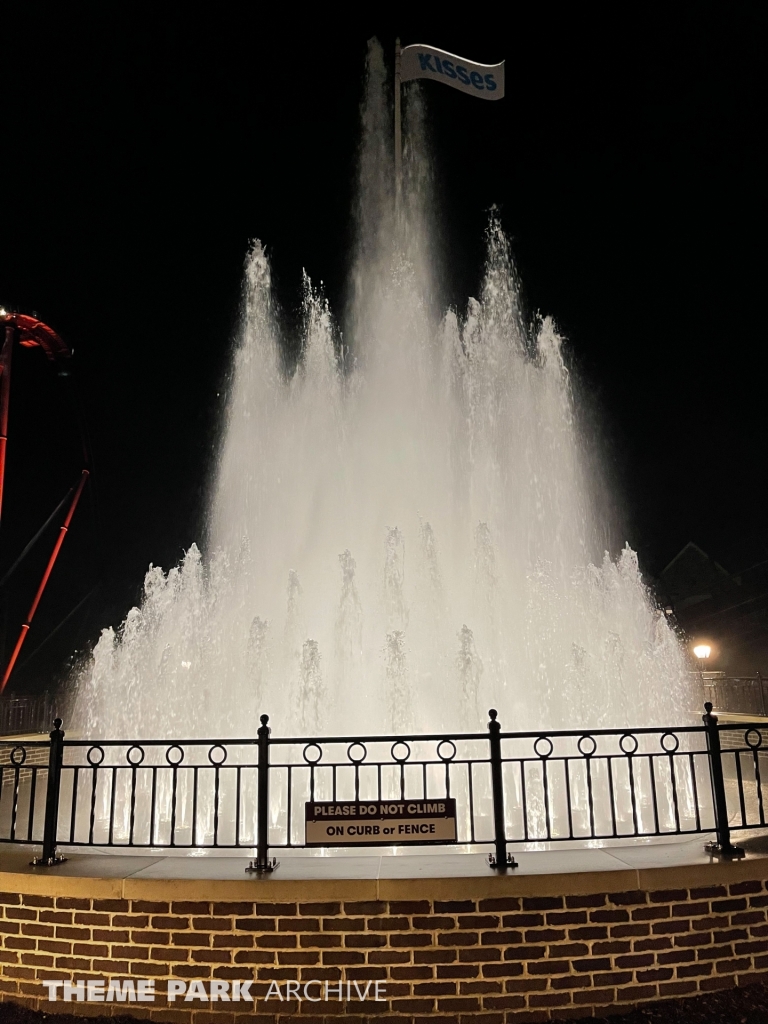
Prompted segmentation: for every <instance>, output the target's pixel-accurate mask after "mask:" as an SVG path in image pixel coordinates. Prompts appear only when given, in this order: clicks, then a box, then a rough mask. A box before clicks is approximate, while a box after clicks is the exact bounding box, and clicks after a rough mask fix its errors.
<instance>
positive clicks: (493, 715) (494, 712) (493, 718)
mask: <svg viewBox="0 0 768 1024" xmlns="http://www.w3.org/2000/svg"><path fill="white" fill-rule="evenodd" d="M496 715H498V711H497V710H496V708H491V710H490V711H489V712H488V717H489V718H490V719H491V721H492V722H495V721H496Z"/></svg>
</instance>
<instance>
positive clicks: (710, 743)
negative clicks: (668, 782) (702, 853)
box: [701, 701, 744, 860]
mask: <svg viewBox="0 0 768 1024" xmlns="http://www.w3.org/2000/svg"><path fill="white" fill-rule="evenodd" d="M704 711H705V712H706V714H704V715H702V716H701V720H702V722H703V723H704V728H705V729H706V732H707V750H708V751H709V777H710V779H711V781H712V797H713V799H714V803H715V828H716V830H717V842H716V843H709V844H708V845H707V851H708V852H709V853H712V854H714V855H715V856H716V857H723V858H724V859H725V860H733V859H735V858H737V857H743V856H744V851H743V850H742V849H741V847H740V846H734V845H733V844H732V843H731V830H730V828H729V827H728V802H727V800H726V796H725V779H724V777H723V759H722V755H721V753H720V732H719V730H718V726H717V715H713V714H712V704H711V703H710V702H709V701H707V702H706V704H705V705H704Z"/></svg>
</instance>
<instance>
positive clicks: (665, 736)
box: [659, 732, 680, 754]
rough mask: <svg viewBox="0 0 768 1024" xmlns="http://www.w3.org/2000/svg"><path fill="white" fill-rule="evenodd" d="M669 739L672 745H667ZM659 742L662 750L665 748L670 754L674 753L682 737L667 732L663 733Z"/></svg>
mask: <svg viewBox="0 0 768 1024" xmlns="http://www.w3.org/2000/svg"><path fill="white" fill-rule="evenodd" d="M668 741H671V743H670V746H667V742H668ZM659 743H660V744H661V749H662V750H665V751H666V752H667V753H668V754H674V753H675V751H676V750H677V748H678V747H679V746H680V737H679V736H676V735H675V734H674V733H673V732H665V733H662V735H661V739H660V740H659Z"/></svg>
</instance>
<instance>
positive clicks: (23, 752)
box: [8, 747, 27, 768]
mask: <svg viewBox="0 0 768 1024" xmlns="http://www.w3.org/2000/svg"><path fill="white" fill-rule="evenodd" d="M8 758H9V760H10V762H11V764H12V765H15V767H16V768H18V767H19V765H22V764H24V762H25V761H26V760H27V748H26V747H14V748H13V750H12V751H11V752H10V754H9V755H8Z"/></svg>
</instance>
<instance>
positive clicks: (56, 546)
mask: <svg viewBox="0 0 768 1024" xmlns="http://www.w3.org/2000/svg"><path fill="white" fill-rule="evenodd" d="M87 479H88V470H87V469H84V470H83V472H82V474H81V476H80V482H79V483H78V485H77V489H76V491H75V493H74V495H73V497H72V501H71V503H70V506H69V511H68V512H67V518H66V519H65V520H64V523H63V524H62V526H61V528H60V529H59V536H58V537H57V538H56V543H55V544H54V546H53V551H52V552H51V557H50V558H49V559H48V565H47V566H46V567H45V572H44V573H43V578H42V580H41V581H40V586H39V587H38V588H37V593H36V594H35V599H34V601H33V602H32V606H31V608H30V609H29V613H28V614H27V620H26V622H25V623H24V625H23V626H22V627H21V633H20V634H19V639H18V640H17V641H16V646H15V647H14V649H13V654H12V655H11V658H10V661H9V662H8V665H7V666H6V669H5V672H4V673H3V679H2V682H0V693H2V692H3V690H4V689H5V686H6V683H7V682H8V679H9V678H10V675H11V672H13V666H14V665H15V664H16V659H17V658H18V656H19V651H20V650H21V648H22V645H23V644H24V641H25V640H26V639H27V633H28V632H29V627H30V625H31V623H32V619H33V618H34V617H35V612H36V611H37V606H38V605H39V604H40V598H41V597H42V596H43V591H44V590H45V587H46V584H47V583H48V578H49V577H50V575H51V571H52V569H53V566H54V563H55V562H56V559H57V558H58V557H59V551H61V545H62V544H63V543H64V538H65V537H66V535H67V531H68V530H69V524H70V523H71V522H72V516H73V515H74V514H75V509H76V508H77V503H78V501H80V495H81V494H82V493H83V488H84V487H85V481H86V480H87Z"/></svg>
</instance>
